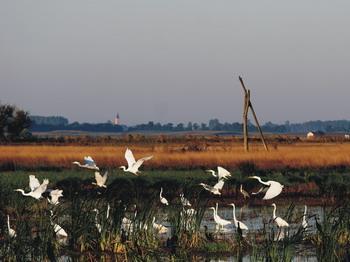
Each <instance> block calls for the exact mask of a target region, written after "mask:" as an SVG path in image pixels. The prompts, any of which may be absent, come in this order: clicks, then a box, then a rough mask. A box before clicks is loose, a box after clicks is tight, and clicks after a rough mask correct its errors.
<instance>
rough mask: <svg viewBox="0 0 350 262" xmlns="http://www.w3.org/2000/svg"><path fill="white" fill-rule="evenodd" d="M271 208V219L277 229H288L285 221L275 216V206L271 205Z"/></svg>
mask: <svg viewBox="0 0 350 262" xmlns="http://www.w3.org/2000/svg"><path fill="white" fill-rule="evenodd" d="M272 206H273V214H272V219H273V221H274V222H275V223H276V224H277V226H278V227H279V228H281V227H289V224H288V223H287V221H285V220H284V219H282V218H280V217H278V216H276V204H275V203H273V204H272Z"/></svg>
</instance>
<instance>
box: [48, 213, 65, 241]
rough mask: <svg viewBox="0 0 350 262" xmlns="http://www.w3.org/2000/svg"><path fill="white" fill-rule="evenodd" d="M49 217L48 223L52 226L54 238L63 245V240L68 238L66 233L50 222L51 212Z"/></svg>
mask: <svg viewBox="0 0 350 262" xmlns="http://www.w3.org/2000/svg"><path fill="white" fill-rule="evenodd" d="M50 213H51V216H50V222H51V225H52V226H53V230H54V232H55V234H56V237H57V238H58V240H59V242H60V243H64V242H65V239H66V238H67V237H68V234H67V232H66V231H65V230H64V229H63V228H62V227H61V226H60V225H58V224H56V223H53V222H52V217H53V212H52V210H50Z"/></svg>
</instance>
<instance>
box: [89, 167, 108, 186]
mask: <svg viewBox="0 0 350 262" xmlns="http://www.w3.org/2000/svg"><path fill="white" fill-rule="evenodd" d="M107 177H108V171H106V172H105V173H104V175H103V176H102V175H101V174H100V172H98V171H96V172H95V180H96V183H95V182H92V184H93V185H96V186H98V187H104V188H107V186H106V181H107Z"/></svg>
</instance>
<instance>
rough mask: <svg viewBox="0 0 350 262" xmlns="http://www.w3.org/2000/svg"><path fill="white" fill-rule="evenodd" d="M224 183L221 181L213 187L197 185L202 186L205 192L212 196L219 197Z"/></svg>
mask: <svg viewBox="0 0 350 262" xmlns="http://www.w3.org/2000/svg"><path fill="white" fill-rule="evenodd" d="M224 183H225V182H224V180H223V179H221V180H219V182H217V183H216V184H215V185H214V186H210V185H207V184H204V183H200V184H199V185H200V186H202V187H203V188H204V189H205V190H207V191H209V192H211V193H213V194H214V195H221V192H220V190H221V189H222V188H223V186H224Z"/></svg>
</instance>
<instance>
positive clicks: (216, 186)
mask: <svg viewBox="0 0 350 262" xmlns="http://www.w3.org/2000/svg"><path fill="white" fill-rule="evenodd" d="M224 183H225V181H224V180H223V179H220V180H219V182H217V183H216V184H215V185H214V186H213V188H215V189H219V190H221V189H222V188H223V186H224Z"/></svg>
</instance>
